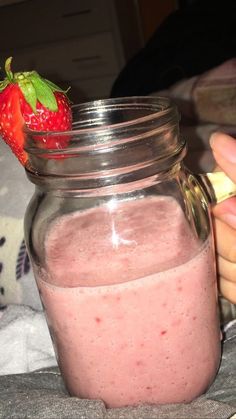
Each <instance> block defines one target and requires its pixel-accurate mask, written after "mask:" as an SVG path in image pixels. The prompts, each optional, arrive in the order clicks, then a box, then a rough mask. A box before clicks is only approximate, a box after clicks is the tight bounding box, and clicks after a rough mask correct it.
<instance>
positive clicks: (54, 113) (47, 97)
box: [0, 57, 72, 165]
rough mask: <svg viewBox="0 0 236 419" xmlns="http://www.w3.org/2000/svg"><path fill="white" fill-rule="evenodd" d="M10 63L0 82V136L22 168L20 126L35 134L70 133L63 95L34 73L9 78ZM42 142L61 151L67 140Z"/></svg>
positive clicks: (22, 146)
mask: <svg viewBox="0 0 236 419" xmlns="http://www.w3.org/2000/svg"><path fill="white" fill-rule="evenodd" d="M11 61H12V58H11V57H10V58H8V59H7V60H6V64H5V70H6V75H7V77H6V78H5V79H4V80H3V81H2V82H0V135H1V136H2V137H3V139H4V141H5V142H6V143H7V144H8V145H9V146H10V147H11V149H12V151H13V153H14V154H15V155H16V156H17V158H18V159H19V160H20V162H21V163H22V164H23V165H24V164H25V163H26V161H27V154H26V152H25V151H24V141H25V136H24V131H23V128H24V125H26V126H27V127H28V128H30V129H32V130H36V131H66V130H70V129H71V126H72V114H71V108H70V104H69V100H68V98H67V96H66V92H65V91H63V90H62V89H60V87H58V86H56V85H55V84H54V83H52V82H50V81H49V80H46V79H43V78H42V77H41V76H40V75H39V74H38V73H37V72H36V71H30V72H24V73H15V74H13V73H12V71H11ZM38 138H39V137H38ZM42 141H43V142H45V143H46V144H45V146H46V148H54V149H56V148H63V147H65V146H66V145H67V142H68V137H66V138H64V139H63V140H61V137H60V136H58V137H54V138H51V139H50V140H48V139H46V138H43V137H42Z"/></svg>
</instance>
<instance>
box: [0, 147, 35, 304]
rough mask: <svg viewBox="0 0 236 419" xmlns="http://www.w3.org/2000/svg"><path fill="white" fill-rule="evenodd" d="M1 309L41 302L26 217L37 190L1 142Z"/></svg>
mask: <svg viewBox="0 0 236 419" xmlns="http://www.w3.org/2000/svg"><path fill="white" fill-rule="evenodd" d="M0 173H1V182H0V309H2V308H3V307H5V306H6V305H7V304H26V305H30V306H31V307H34V308H40V307H41V303H40V300H39V296H38V291H37V288H36V285H35V281H34V278H33V272H32V269H31V267H30V262H29V258H28V254H27V251H26V247H25V242H24V232H23V218H24V213H25V210H26V206H27V204H28V202H29V200H30V198H31V196H32V194H33V191H34V187H33V185H32V184H31V183H30V182H29V181H28V179H27V178H26V175H25V171H24V169H23V167H22V166H21V165H20V164H19V163H18V162H17V160H16V158H15V157H14V156H13V154H12V153H11V151H10V149H9V147H7V146H6V145H5V144H4V143H3V141H0Z"/></svg>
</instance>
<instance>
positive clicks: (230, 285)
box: [219, 276, 236, 304]
mask: <svg viewBox="0 0 236 419" xmlns="http://www.w3.org/2000/svg"><path fill="white" fill-rule="evenodd" d="M219 291H220V293H221V294H222V295H223V297H224V298H226V299H227V300H229V301H230V302H231V303H233V304H236V283H235V282H231V281H228V279H226V278H224V277H223V276H221V277H220V278H219Z"/></svg>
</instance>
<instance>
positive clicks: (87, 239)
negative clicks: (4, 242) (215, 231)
mask: <svg viewBox="0 0 236 419" xmlns="http://www.w3.org/2000/svg"><path fill="white" fill-rule="evenodd" d="M45 257H46V270H41V271H40V273H39V272H38V273H36V277H37V282H38V287H39V290H40V293H41V298H42V301H43V304H44V306H45V310H46V315H47V320H48V324H49V328H50V331H51V333H52V337H53V341H54V345H55V349H56V352H57V356H58V361H59V365H60V368H61V371H62V373H63V376H64V380H65V383H66V386H67V388H68V390H69V392H70V394H71V395H77V396H79V397H83V398H90V399H102V400H104V402H105V403H106V405H107V406H109V407H118V406H125V405H130V404H132V405H135V404H138V403H143V402H145V403H173V402H188V401H190V400H192V399H194V398H195V397H197V396H198V395H200V394H202V393H203V392H205V391H206V389H207V388H208V387H209V385H210V384H211V382H212V381H213V379H214V377H215V374H216V372H217V369H218V365H219V359H220V333H219V324H218V312H217V297H216V279H215V270H214V262H213V260H214V256H213V250H212V244H211V240H210V239H208V240H207V241H206V242H205V243H204V244H203V245H200V244H199V242H198V240H197V239H196V238H194V236H193V234H192V233H191V231H190V228H189V225H188V223H187V222H186V220H185V218H184V217H183V214H182V211H181V208H180V207H179V206H178V204H177V203H176V201H175V200H174V199H171V198H146V199H142V200H139V201H129V202H126V203H122V204H119V206H118V207H117V208H115V204H114V205H110V206H109V207H107V206H106V207H105V206H104V207H98V208H95V209H92V210H87V211H83V212H76V213H74V214H72V215H66V216H64V217H62V218H61V219H60V221H58V222H57V221H56V222H54V224H53V225H52V227H51V229H50V230H49V232H48V236H47V240H46V243H45Z"/></svg>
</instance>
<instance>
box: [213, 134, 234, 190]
mask: <svg viewBox="0 0 236 419" xmlns="http://www.w3.org/2000/svg"><path fill="white" fill-rule="evenodd" d="M210 145H211V148H212V151H213V155H214V158H215V160H216V163H217V164H218V166H220V168H221V170H223V171H224V172H225V173H226V174H227V175H228V176H229V177H230V178H231V179H232V180H233V182H236V141H235V140H234V139H233V138H232V137H230V136H229V135H227V134H223V133H214V134H213V135H212V136H211V138H210Z"/></svg>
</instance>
